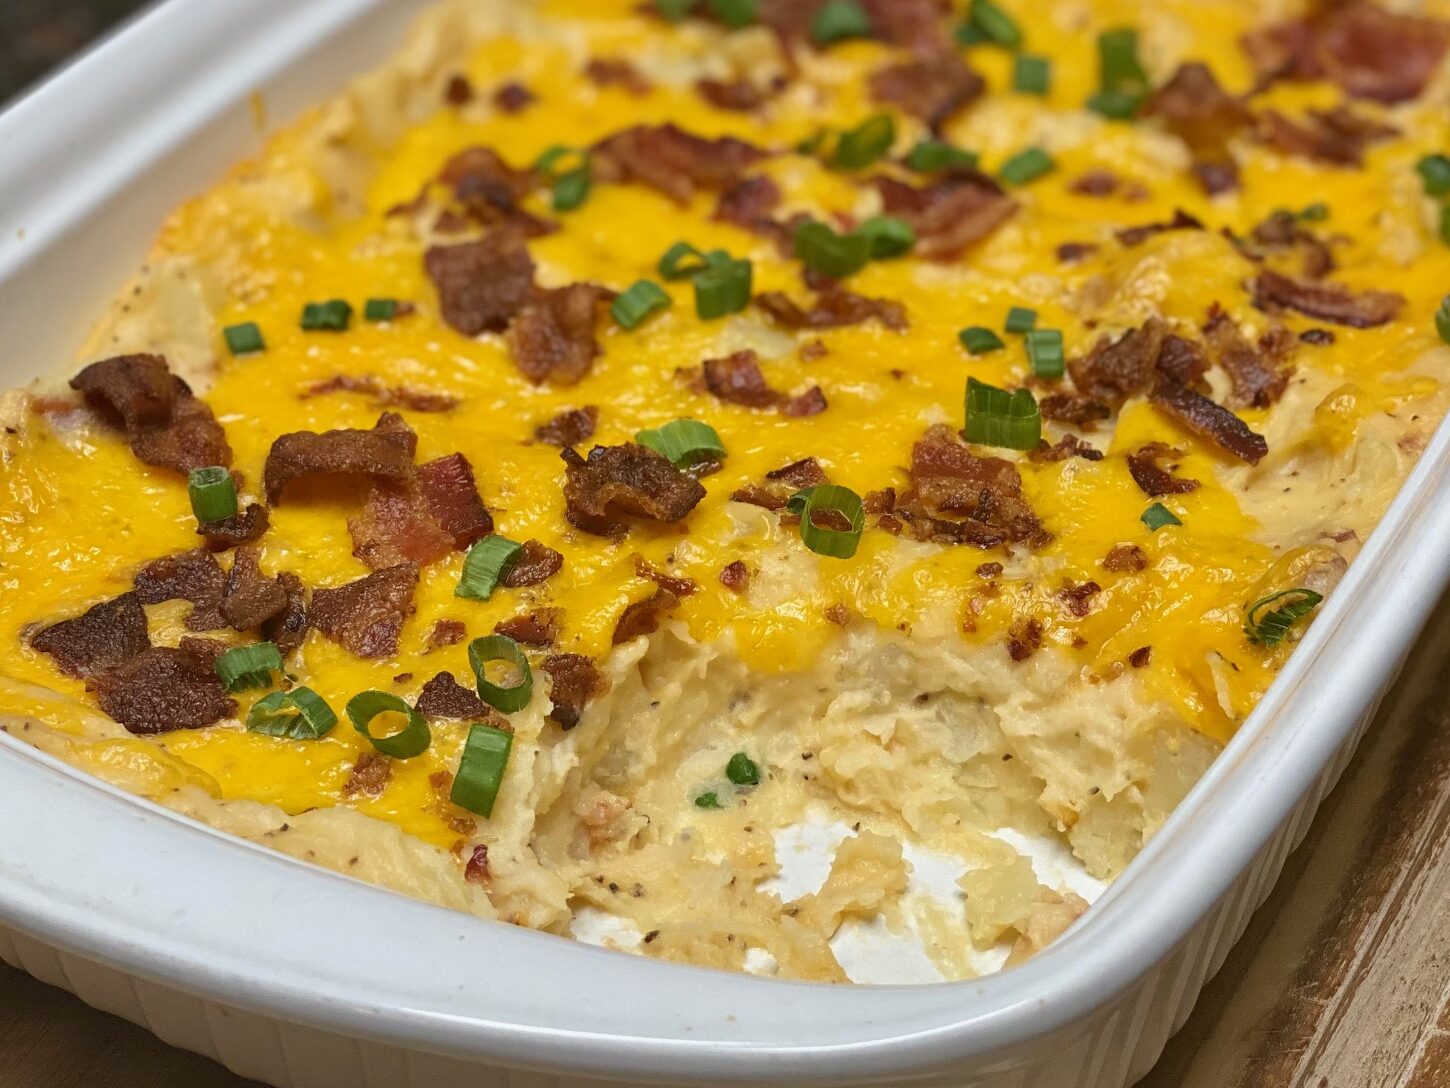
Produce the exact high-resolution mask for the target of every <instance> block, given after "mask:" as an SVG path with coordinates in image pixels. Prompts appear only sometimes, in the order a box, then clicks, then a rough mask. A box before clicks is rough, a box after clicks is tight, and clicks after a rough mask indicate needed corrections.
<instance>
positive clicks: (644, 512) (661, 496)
mask: <svg viewBox="0 0 1450 1088" xmlns="http://www.w3.org/2000/svg"><path fill="white" fill-rule="evenodd" d="M563 458H564V461H565V464H566V465H567V466H568V468H567V469H566V470H565V483H564V502H565V516H566V517H567V518H568V519H569V524H571V525H574V526H577V527H578V528H580V529H583V530H584V531H585V532H589V533H595V534H598V535H600V536H618V535H621V534H623V533H624V532H625V531H626V530H627V528H628V526H627V524H626V523H625V522H624V521H622V520H621V518H622V517H637V518H649V519H652V520H654V521H663V522H677V521H682V520H683V519H684V518H685V517H686V516H687V515H688V514H689V513H690V511H691V510H693V509H694V508H695V507H696V506H698V505H699V504H700V500H701V499H703V498H704V497H705V489H704V487H702V486H701V485H700V482H699V481H698V480H696V479H694V478H692V477H690V476H688V475H686V474H685V473H683V472H681V471H680V470H679V469H677V468H675V466H674V465H672V464H670V462H669V459H668V458H666V457H664V456H663V455H662V454H658V453H656V452H655V451H654V450H652V449H649V448H647V447H645V446H640V445H636V444H634V443H627V444H625V445H622V446H595V447H594V448H593V449H592V450H590V451H589V457H588V459H587V460H586V459H584V458H583V457H580V456H579V455H578V454H577V453H575V452H574V451H573V450H572V449H566V450H564V451H563Z"/></svg>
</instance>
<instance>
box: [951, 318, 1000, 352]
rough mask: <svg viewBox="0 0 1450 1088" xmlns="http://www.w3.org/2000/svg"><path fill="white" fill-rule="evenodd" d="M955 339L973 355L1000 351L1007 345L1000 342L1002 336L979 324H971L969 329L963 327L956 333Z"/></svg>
mask: <svg viewBox="0 0 1450 1088" xmlns="http://www.w3.org/2000/svg"><path fill="white" fill-rule="evenodd" d="M957 339H959V340H960V341H961V342H962V347H964V348H966V349H967V350H968V351H969V352H971V353H972V354H973V355H986V354H987V353H988V352H990V351H1001V350H1002V349H1003V348H1004V347H1006V346H1007V345H1005V344H1003V343H1002V338H1001V337H1000V336H998V335H997V334H996V333H995V332H993V331H992V330H991V329H985V328H983V327H982V326H981V325H973V326H972V327H971V328H969V329H963V330H962V331H961V332H959V333H957Z"/></svg>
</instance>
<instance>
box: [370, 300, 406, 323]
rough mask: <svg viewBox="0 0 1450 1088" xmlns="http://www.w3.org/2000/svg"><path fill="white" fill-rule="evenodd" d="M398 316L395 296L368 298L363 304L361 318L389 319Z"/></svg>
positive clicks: (376, 320)
mask: <svg viewBox="0 0 1450 1088" xmlns="http://www.w3.org/2000/svg"><path fill="white" fill-rule="evenodd" d="M397 316H398V300H397V299H395V298H370V299H368V300H367V303H366V304H364V306H363V320H365V321H372V322H378V321H391V320H393V318H395V317H397Z"/></svg>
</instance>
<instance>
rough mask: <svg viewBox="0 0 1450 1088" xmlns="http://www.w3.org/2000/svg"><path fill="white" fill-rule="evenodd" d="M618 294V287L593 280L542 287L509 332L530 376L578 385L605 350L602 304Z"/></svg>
mask: <svg viewBox="0 0 1450 1088" xmlns="http://www.w3.org/2000/svg"><path fill="white" fill-rule="evenodd" d="M613 297H614V293H613V292H612V291H609V290H607V289H606V288H603V287H599V286H596V285H595V284H592V283H574V284H570V285H569V286H568V287H560V288H556V289H554V290H549V291H540V292H538V293H537V294H536V295H535V296H534V299H533V301H531V302H530V303H529V304H528V305H526V306H525V307H524V308H523V310H522V311H521V312H520V313H519V315H518V317H517V318H515V319H514V323H513V324H512V325H510V326H509V330H508V333H507V336H506V339H507V340H508V346H509V350H510V351H511V352H512V353H513V357H514V362H515V363H516V364H518V368H519V370H521V371H523V374H524V377H526V378H528V379H529V381H531V382H533V383H534V384H535V385H540V384H542V383H544V382H554V383H556V384H558V385H573V384H575V383H576V382H578V381H579V380H580V379H581V378H583V377H584V375H585V374H587V373H589V368H590V367H592V366H593V365H594V359H595V357H596V356H597V355H598V354H599V341H598V340H596V339H595V337H594V327H595V324H596V320H595V319H596V316H597V310H598V308H599V304H600V303H601V302H605V301H608V300H609V299H611V298H613Z"/></svg>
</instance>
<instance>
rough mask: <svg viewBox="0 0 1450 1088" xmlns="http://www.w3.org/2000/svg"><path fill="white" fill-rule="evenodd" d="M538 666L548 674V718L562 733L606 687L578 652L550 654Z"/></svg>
mask: <svg viewBox="0 0 1450 1088" xmlns="http://www.w3.org/2000/svg"><path fill="white" fill-rule="evenodd" d="M540 667H541V668H542V669H543V670H544V671H545V672H546V673H548V674H549V699H550V701H551V702H552V703H553V708H552V709H551V710H550V711H549V718H550V719H551V720H552V721H554V722H556V723H558V725H559V727H560V728H561V729H564V730H565V731H566V732H567V731H568V730H570V729H573V728H574V727H575V726H576V725H578V724H579V719H580V718H581V717H582V716H583V714H584V708H585V707H586V706H588V705H589V701H590V700H591V699H594V698H596V697H597V696H600V695H603V694H604V693H605V692H606V691H608V690H609V682H608V680H607V679H606V678H605V676H604V674H603V673H601V672H600V671H599V668H598V666H596V665H595V664H594V662H593V661H591V660H590V659H589V658H587V657H584V656H583V655H582V654H550V655H549V656H548V657H546V658H544V660H543V662H542V663H541V666H540Z"/></svg>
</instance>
